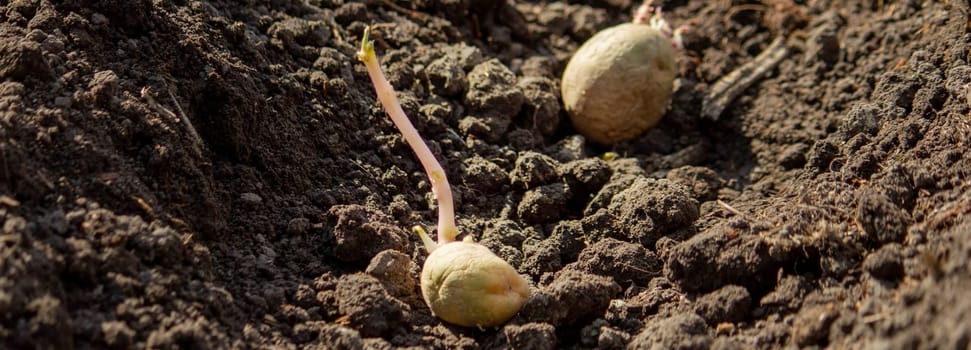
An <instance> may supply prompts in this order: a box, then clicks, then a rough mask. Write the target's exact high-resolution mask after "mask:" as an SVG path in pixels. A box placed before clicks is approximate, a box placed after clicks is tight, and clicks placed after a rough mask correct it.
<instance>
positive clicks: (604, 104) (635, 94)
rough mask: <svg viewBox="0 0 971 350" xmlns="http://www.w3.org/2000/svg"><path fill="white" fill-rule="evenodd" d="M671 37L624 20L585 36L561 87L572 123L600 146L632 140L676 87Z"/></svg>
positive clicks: (657, 114) (653, 122)
mask: <svg viewBox="0 0 971 350" xmlns="http://www.w3.org/2000/svg"><path fill="white" fill-rule="evenodd" d="M676 69H677V66H676V63H675V51H674V48H673V47H672V45H671V41H670V39H668V38H667V37H666V36H664V34H662V33H661V32H660V31H658V30H657V29H654V28H652V27H650V26H648V25H643V24H633V23H625V24H620V25H617V26H613V27H610V28H607V29H604V30H602V31H600V32H599V33H597V34H596V35H594V36H593V37H591V38H590V39H589V40H587V41H586V42H585V43H583V45H581V46H580V48H579V49H578V50H577V52H576V53H575V54H574V55H573V58H571V59H570V62H569V63H568V64H567V66H566V69H565V70H564V71H563V78H562V80H561V83H560V86H561V91H562V95H563V104H564V105H565V107H566V110H567V112H569V114H570V120H571V121H572V122H573V126H574V127H575V128H576V129H577V131H579V132H580V133H581V134H583V135H584V136H586V137H587V139H589V140H591V141H593V142H594V143H598V144H601V145H613V144H616V143H619V142H623V141H628V140H631V139H633V138H635V137H637V136H638V135H640V134H641V133H643V132H644V131H646V130H648V129H650V128H652V127H654V126H655V125H657V123H658V122H659V121H660V120H661V117H662V116H663V115H664V111H665V110H666V109H667V105H668V102H669V101H670V99H671V93H672V89H673V86H674V78H675V75H676V74H675V70H676Z"/></svg>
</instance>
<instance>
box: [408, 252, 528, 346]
mask: <svg viewBox="0 0 971 350" xmlns="http://www.w3.org/2000/svg"><path fill="white" fill-rule="evenodd" d="M421 294H422V297H424V299H425V303H426V304H428V307H429V308H431V309H432V312H434V313H435V315H436V316H438V317H439V318H441V319H443V320H445V321H447V322H449V323H453V324H456V325H459V326H465V327H479V328H485V327H494V326H498V325H501V324H502V323H503V322H506V321H507V320H509V319H510V318H512V317H513V316H514V315H515V314H516V312H519V309H520V308H522V306H523V304H525V303H526V299H527V298H528V297H529V284H528V283H527V282H526V280H525V279H524V278H523V277H522V276H520V275H519V273H517V272H516V270H515V269H514V268H513V267H512V266H510V265H509V263H507V262H506V261H505V260H502V259H501V258H499V257H498V256H496V255H495V254H493V253H492V252H491V251H490V250H489V248H486V247H484V246H482V245H479V244H476V243H471V242H452V243H446V244H443V245H440V246H439V247H438V248H437V249H435V251H433V252H432V253H431V254H430V255H429V256H428V258H427V259H425V265H424V266H423V267H422V270H421Z"/></svg>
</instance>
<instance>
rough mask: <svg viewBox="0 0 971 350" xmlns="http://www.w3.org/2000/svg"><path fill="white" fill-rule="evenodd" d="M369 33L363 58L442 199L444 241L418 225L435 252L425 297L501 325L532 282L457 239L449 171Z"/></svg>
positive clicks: (452, 317)
mask: <svg viewBox="0 0 971 350" xmlns="http://www.w3.org/2000/svg"><path fill="white" fill-rule="evenodd" d="M369 34H370V28H366V29H365V30H364V36H363V38H362V40H361V50H360V51H358V52H357V58H358V60H360V61H361V62H363V63H364V65H365V66H366V67H367V71H368V75H369V76H370V77H371V83H372V84H374V90H375V92H376V93H377V96H378V100H379V101H380V102H381V105H382V106H383V107H384V110H385V111H386V112H387V113H388V116H390V117H391V120H392V121H393V122H394V125H395V126H396V127H397V128H398V130H400V131H401V134H402V135H403V136H404V138H405V142H407V143H408V145H409V146H410V147H411V149H412V151H413V152H415V156H416V157H418V160H419V161H420V162H421V165H422V167H423V168H424V169H425V173H427V174H428V179H429V180H430V181H431V185H432V193H433V194H434V195H435V198H436V200H437V201H438V228H437V230H438V243H436V242H434V241H432V239H431V238H429V237H428V235H427V234H425V231H424V230H422V229H421V228H420V227H415V231H416V232H418V234H419V235H420V236H421V239H422V242H424V244H425V247H426V248H427V249H428V251H429V253H430V254H429V255H428V258H427V259H425V264H424V265H423V266H422V270H421V294H422V297H423V298H424V299H425V303H427V304H428V307H429V308H430V309H431V310H432V313H434V314H435V315H436V316H438V317H439V318H441V319H443V320H445V321H447V322H450V323H453V324H456V325H459V326H465V327H479V328H484V327H493V326H498V325H500V324H502V323H504V322H506V321H507V320H509V319H510V318H512V316H514V315H515V314H516V313H517V312H519V309H520V308H522V306H523V304H524V303H525V302H526V298H528V297H529V284H528V283H527V282H526V279H525V278H523V277H522V276H521V275H520V274H519V273H517V272H516V269H514V268H513V267H512V266H511V265H509V263H507V262H506V261H505V260H502V259H501V258H499V257H498V256H496V255H495V254H493V253H492V252H491V251H490V250H489V249H488V248H486V247H484V246H482V245H479V244H476V243H474V242H472V240H471V237H468V236H467V237H466V238H465V239H464V240H463V241H456V239H455V238H456V237H457V236H458V234H459V231H458V228H457V227H456V226H455V210H454V207H453V204H452V190H451V187H450V186H449V183H448V179H446V177H445V170H444V169H443V168H442V166H441V164H439V163H438V160H436V159H435V156H434V155H433V154H432V152H431V150H430V149H429V148H428V145H426V144H425V141H424V140H423V139H422V138H421V135H419V134H418V130H417V129H415V127H414V125H412V124H411V121H410V120H408V117H407V116H406V115H405V112H404V110H403V109H402V108H401V104H400V103H399V101H398V97H397V96H396V95H395V91H394V88H393V87H392V86H391V84H390V83H389V82H388V80H387V78H385V76H384V73H383V72H382V71H381V65H380V63H379V62H378V58H377V56H376V55H375V53H374V42H373V41H369V40H368V36H369Z"/></svg>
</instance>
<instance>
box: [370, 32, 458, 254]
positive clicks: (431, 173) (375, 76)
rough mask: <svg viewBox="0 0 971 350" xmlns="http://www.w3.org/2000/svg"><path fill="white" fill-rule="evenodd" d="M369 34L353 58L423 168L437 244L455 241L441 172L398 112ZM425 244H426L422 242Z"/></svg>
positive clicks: (451, 211)
mask: <svg viewBox="0 0 971 350" xmlns="http://www.w3.org/2000/svg"><path fill="white" fill-rule="evenodd" d="M370 31H371V28H370V27H368V28H366V29H364V37H363V38H362V39H361V50H360V51H358V52H357V59H358V60H360V61H361V62H363V63H364V66H365V67H367V72H368V76H370V77H371V83H372V84H374V91H375V92H376V93H377V95H378V100H379V101H381V106H383V107H384V110H385V112H387V113H388V116H389V117H391V121H392V122H394V125H395V126H396V127H398V130H400V131H401V134H402V135H403V136H404V137H405V142H406V143H408V146H411V150H412V151H413V152H415V156H417V157H418V161H419V162H421V165H422V167H424V168H425V173H426V174H428V179H429V180H430V181H431V184H432V194H434V195H435V199H436V200H437V201H438V244H444V243H448V242H452V241H455V237H456V236H458V233H459V231H458V228H457V227H456V226H455V209H454V206H453V204H452V188H451V186H449V184H448V179H447V178H446V177H445V169H443V168H442V165H441V164H439V163H438V160H437V159H435V155H434V154H432V151H431V149H429V148H428V145H427V144H425V140H424V139H422V137H421V135H420V134H418V130H417V129H415V126H414V125H412V124H411V120H409V119H408V116H407V115H405V111H404V110H403V109H401V103H400V102H398V97H397V95H395V91H394V87H392V86H391V83H389V82H388V79H387V78H385V76H384V72H382V71H381V64H380V63H379V62H378V57H377V55H375V54H374V41H369V40H368V35H369V34H370ZM420 233H423V232H420ZM422 238H423V240H424V239H426V237H422ZM427 244H428V242H427V241H426V245H427ZM429 248H433V247H429Z"/></svg>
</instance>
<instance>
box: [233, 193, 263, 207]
mask: <svg viewBox="0 0 971 350" xmlns="http://www.w3.org/2000/svg"><path fill="white" fill-rule="evenodd" d="M239 199H240V200H242V201H243V202H246V203H250V204H259V203H262V202H263V197H260V195H258V194H256V193H252V192H244V193H242V194H240V195H239Z"/></svg>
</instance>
